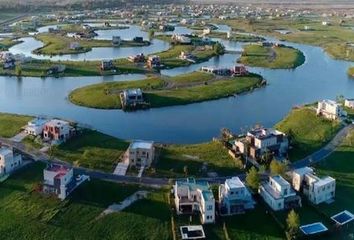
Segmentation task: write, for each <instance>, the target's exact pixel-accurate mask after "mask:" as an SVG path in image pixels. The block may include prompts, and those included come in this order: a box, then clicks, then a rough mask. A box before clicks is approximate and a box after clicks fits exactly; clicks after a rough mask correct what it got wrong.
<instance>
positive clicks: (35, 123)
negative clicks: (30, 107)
mask: <svg viewBox="0 0 354 240" xmlns="http://www.w3.org/2000/svg"><path fill="white" fill-rule="evenodd" d="M47 122H48V120H46V119H44V118H35V119H33V120H31V121H30V122H28V123H27V126H26V128H25V133H27V134H28V135H32V136H39V135H42V133H43V129H44V126H45V124H46V123H47Z"/></svg>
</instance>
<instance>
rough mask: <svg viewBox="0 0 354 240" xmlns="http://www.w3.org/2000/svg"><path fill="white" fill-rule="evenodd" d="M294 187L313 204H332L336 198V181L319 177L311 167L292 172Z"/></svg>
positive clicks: (327, 177)
mask: <svg viewBox="0 0 354 240" xmlns="http://www.w3.org/2000/svg"><path fill="white" fill-rule="evenodd" d="M292 185H293V187H294V189H295V190H296V191H299V192H303V194H304V195H305V196H306V197H307V198H308V199H309V200H310V201H311V202H312V203H313V204H320V203H322V202H331V201H333V199H334V197H335V191H336V180H335V179H334V178H332V177H329V176H325V177H318V176H316V175H315V173H314V171H313V169H312V168H310V167H303V168H298V169H295V170H294V171H293V172H292Z"/></svg>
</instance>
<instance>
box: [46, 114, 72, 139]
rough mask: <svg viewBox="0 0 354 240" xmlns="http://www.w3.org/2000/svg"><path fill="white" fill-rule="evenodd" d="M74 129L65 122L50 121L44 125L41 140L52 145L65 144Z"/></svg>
mask: <svg viewBox="0 0 354 240" xmlns="http://www.w3.org/2000/svg"><path fill="white" fill-rule="evenodd" d="M74 131H75V130H74V128H73V127H72V126H70V123H69V122H67V121H63V120H59V119H52V120H50V121H48V122H47V123H46V124H45V125H44V129H43V138H44V140H46V141H52V142H53V143H60V142H65V141H66V140H68V139H69V138H70V137H72V135H73V134H74Z"/></svg>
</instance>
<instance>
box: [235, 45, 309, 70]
mask: <svg viewBox="0 0 354 240" xmlns="http://www.w3.org/2000/svg"><path fill="white" fill-rule="evenodd" d="M239 61H240V62H241V63H243V64H246V65H249V66H254V67H267V68H296V67H298V66H300V65H302V64H303V63H304V61H305V56H304V55H303V53H302V52H301V51H299V50H297V49H295V48H291V47H273V48H272V47H263V46H259V45H248V46H245V48H244V52H243V53H242V56H241V58H240V59H239Z"/></svg>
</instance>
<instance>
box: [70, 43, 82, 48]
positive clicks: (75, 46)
mask: <svg viewBox="0 0 354 240" xmlns="http://www.w3.org/2000/svg"><path fill="white" fill-rule="evenodd" d="M69 47H70V49H72V50H76V49H79V48H80V47H81V45H80V43H79V42H71V43H70V46H69Z"/></svg>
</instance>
